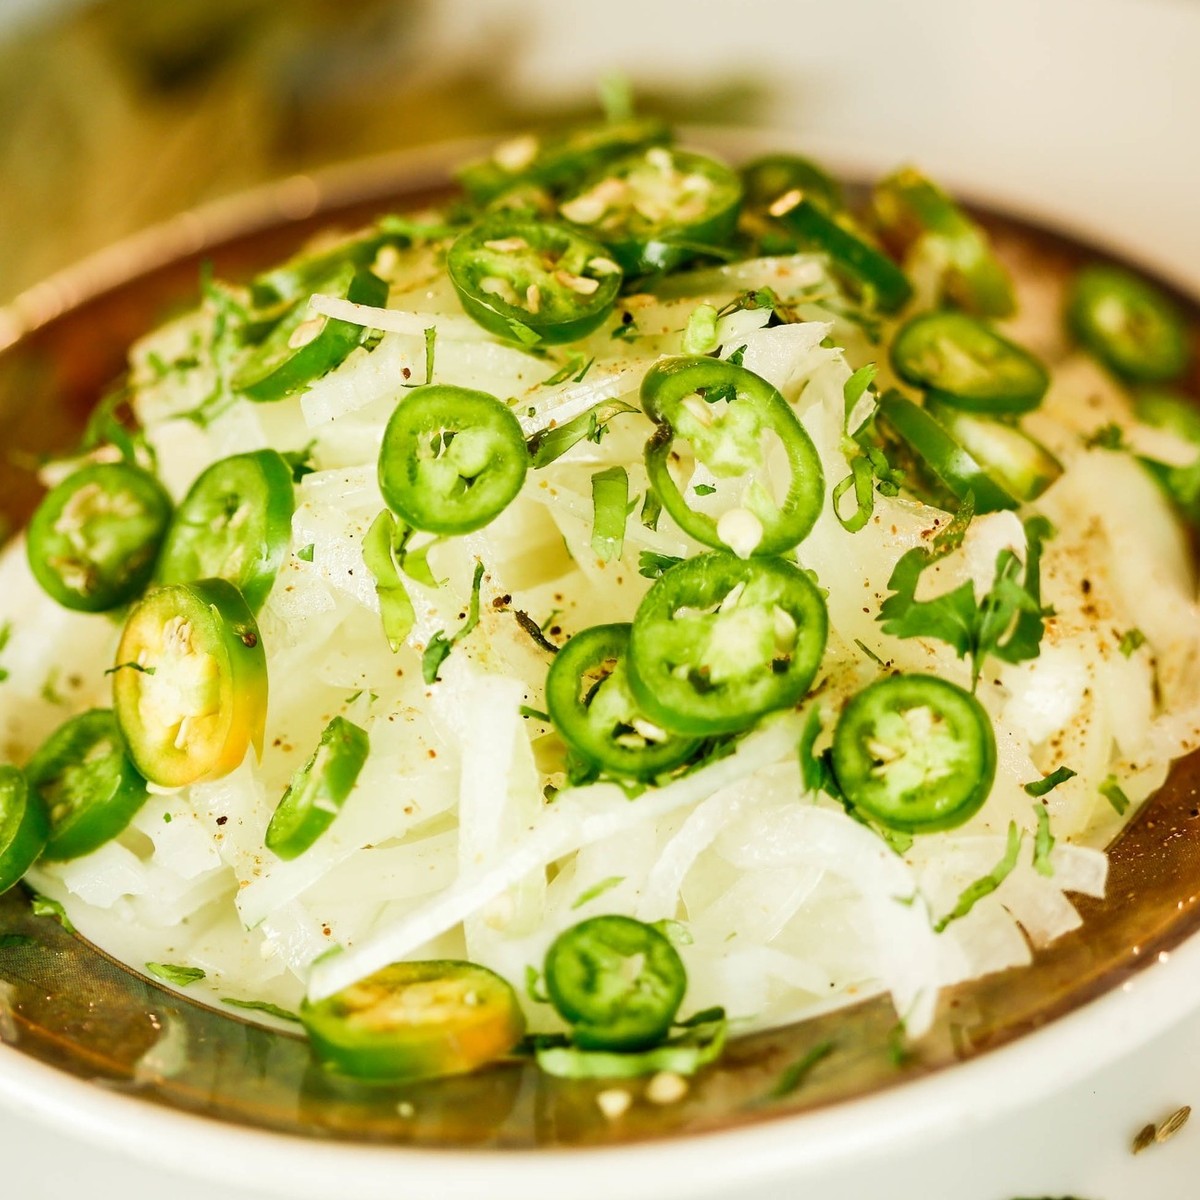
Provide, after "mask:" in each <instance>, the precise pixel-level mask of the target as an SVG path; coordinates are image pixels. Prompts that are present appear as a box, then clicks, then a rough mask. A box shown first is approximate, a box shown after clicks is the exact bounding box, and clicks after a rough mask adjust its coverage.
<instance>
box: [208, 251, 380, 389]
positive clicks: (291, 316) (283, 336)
mask: <svg viewBox="0 0 1200 1200" xmlns="http://www.w3.org/2000/svg"><path fill="white" fill-rule="evenodd" d="M321 290H322V291H327V292H329V293H330V294H332V295H337V296H344V297H345V298H346V299H347V300H349V301H350V302H351V303H353V304H367V305H370V306H372V307H375V308H379V307H382V306H383V305H385V304H386V303H387V296H388V286H387V284H386V283H384V281H383V280H382V279H380V278H379V277H378V276H377V275H372V274H371V272H370V271H364V270H355V269H354V265H353V264H352V263H347V264H345V266H344V267H342V269H341V270H339V271H338V273H337V274H336V275H335V276H334V277H333V278H331V279H329V280H328V281H327V283H326V284H325V285H324V286H323V287H322V288H321ZM369 333H370V329H368V328H367V327H366V326H363V325H355V324H353V323H352V322H350V321H341V320H338V319H337V318H336V317H322V316H310V315H309V312H308V306H307V305H306V304H305V303H304V302H303V301H301V302H299V303H297V304H296V305H295V306H294V307H293V308H292V309H291V311H290V312H288V313H287V315H286V316H284V317H283V318H282V319H281V320H280V321H279V323H278V324H277V325H275V326H274V328H272V330H271V332H270V333H268V334H267V336H266V337H265V338H264V339H263V340H262V341H261V342H260V343H259V344H258V345H257V346H254V347H253V348H252V349H251V350H250V351H249V353H248V354H247V356H246V358H245V360H244V361H243V362H242V364H241V366H240V367H239V368H238V370H237V373H236V374H235V375H234V377H233V379H232V380H231V386H232V387H233V389H234V391H236V392H240V393H241V394H242V395H243V396H246V397H247V398H248V399H250V400H258V401H264V402H265V401H273V400H283V399H286V398H287V397H288V396H292V395H295V394H296V393H297V392H299V391H300V390H301V389H303V388H304V387H306V386H307V385H308V384H310V383H312V381H313V380H314V379H319V378H320V377H321V376H322V375H325V374H327V373H328V372H329V371H332V370H333V368H334V367H336V366H338V365H339V364H340V363H342V362H343V361H345V359H346V358H347V357H348V356H349V354H350V351H351V350H353V349H355V347H357V346H360V345H361V344H362V343H363V342H364V341H365V340H366V338H367V335H368V334H369Z"/></svg>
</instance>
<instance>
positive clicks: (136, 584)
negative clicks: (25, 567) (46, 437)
mask: <svg viewBox="0 0 1200 1200" xmlns="http://www.w3.org/2000/svg"><path fill="white" fill-rule="evenodd" d="M170 520H171V499H170V497H169V496H168V495H167V493H166V491H165V490H164V489H163V486H162V484H160V483H159V482H158V480H157V479H155V478H154V476H153V475H151V474H150V473H149V472H148V471H143V470H142V469H141V467H136V466H134V465H132V464H131V463H98V464H92V465H90V466H86V467H83V468H82V469H81V470H79V471H76V472H75V473H74V474H73V475H69V476H67V478H66V479H64V480H63V481H62V483H60V484H58V485H57V486H56V487H54V488H52V489H51V490H50V492H49V493H48V494H47V495H46V497H45V498H44V499H43V500H42V502H41V504H40V505H39V506H38V508H37V511H36V512H35V513H34V514H33V518H32V520H31V521H30V522H29V530H28V533H27V535H26V543H25V548H26V552H27V557H28V559H29V568H30V570H31V571H32V572H33V577H34V578H35V579H36V580H37V581H38V583H39V584H41V586H42V589H43V591H45V592H46V594H47V595H48V596H50V598H51V599H52V600H55V601H57V602H58V603H59V604H61V605H62V606H63V607H64V608H71V609H75V610H77V611H79V612H107V611H108V610H109V609H113V608H117V607H118V606H119V605H121V604H124V603H126V602H127V601H129V600H132V599H133V598H134V597H135V596H137V595H139V594H140V593H141V592H142V591H144V590H145V588H146V585H147V584H148V583H149V582H150V579H151V576H152V575H153V574H154V563H155V560H156V559H157V558H158V552H159V547H160V546H161V544H162V540H163V536H164V535H165V534H166V531H167V525H168V523H169V522H170Z"/></svg>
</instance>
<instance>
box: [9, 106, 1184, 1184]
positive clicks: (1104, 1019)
mask: <svg viewBox="0 0 1200 1200" xmlns="http://www.w3.org/2000/svg"><path fill="white" fill-rule="evenodd" d="M681 129H682V132H683V134H684V140H694V141H695V142H697V143H701V144H707V145H709V146H713V147H716V148H718V149H720V148H722V147H732V146H733V145H734V144H735V143H736V144H737V145H738V146H739V147H740V148H741V149H742V150H743V152H744V151H745V150H746V149H747V148H748V149H749V151H750V152H754V151H755V150H758V149H762V150H765V149H768V148H771V149H789V148H791V149H796V150H798V151H802V152H805V153H809V154H813V155H814V156H818V157H820V158H821V160H822V161H823V162H826V163H828V164H830V165H831V167H832V168H833V170H834V171H835V172H837V173H839V174H842V175H844V176H848V177H854V176H856V175H857V176H863V177H866V176H870V175H873V174H877V173H878V172H879V171H880V170H883V169H887V168H888V167H890V166H892V165H894V163H895V154H894V150H892V149H891V148H888V147H883V146H880V145H872V144H870V143H868V142H862V141H859V142H854V143H849V142H847V143H838V144H837V145H834V144H832V143H830V142H829V141H828V140H824V139H820V138H812V137H806V136H805V135H804V134H802V133H801V132H800V131H797V130H778V129H771V128H766V127H753V128H741V127H738V126H735V125H718V126H698V125H691V126H688V125H685V126H682V127H681ZM496 140H497V139H496V138H494V137H469V138H461V139H455V140H453V141H441V142H437V143H431V144H428V145H422V146H418V147H414V148H410V149H406V150H401V151H396V152H390V153H385V154H381V155H375V156H371V157H369V158H365V159H358V160H352V161H349V162H345V163H339V164H336V165H333V166H330V167H326V168H322V169H320V170H315V171H312V172H309V173H301V174H293V175H289V176H287V177H285V178H283V179H281V180H278V181H275V182H272V183H268V184H263V185H259V186H257V187H254V188H250V189H246V190H243V191H240V192H237V193H235V194H233V195H230V196H228V197H224V198H221V199H219V200H215V201H212V202H210V203H207V204H203V205H200V206H197V207H196V208H193V209H189V210H186V211H184V212H182V213H180V214H178V215H176V216H174V217H171V218H169V219H167V220H166V221H163V222H160V223H157V224H155V225H152V226H150V227H148V228H147V229H144V230H142V231H140V232H138V233H135V234H133V235H131V236H129V237H126V238H124V239H122V240H120V241H118V242H116V243H114V244H112V245H110V246H108V247H106V248H104V249H102V250H100V251H98V252H96V253H94V254H92V255H89V256H87V257H86V258H84V259H82V260H80V261H79V262H77V263H75V264H73V265H71V266H69V267H67V268H65V269H63V270H62V271H59V272H57V273H55V274H54V275H52V276H50V277H49V278H48V279H46V280H44V281H42V282H41V283H38V284H35V285H34V286H32V287H30V288H28V289H26V290H25V291H23V292H21V293H20V294H19V295H17V296H16V297H15V298H14V299H13V300H12V301H10V302H9V303H8V304H7V305H5V306H0V353H4V352H6V351H7V350H9V349H10V348H12V347H13V346H15V345H17V344H18V343H19V342H21V341H22V340H24V339H26V338H27V337H29V336H30V335H31V334H33V333H34V332H36V331H37V330H38V329H40V328H41V327H42V326H44V325H46V324H48V323H49V322H51V321H53V320H54V319H55V318H57V317H58V316H60V315H62V314H63V313H65V312H67V311H69V310H70V309H72V308H75V307H77V306H79V305H81V304H84V303H86V302H87V301H88V300H90V299H93V298H95V297H96V296H97V295H99V294H101V293H103V292H106V291H108V290H110V289H112V288H115V287H118V286H120V285H122V284H125V283H128V282H130V281H131V280H133V279H135V278H136V277H137V276H139V275H140V274H142V273H144V272H148V271H151V270H153V269H154V268H156V267H160V266H163V265H165V264H167V263H169V262H171V261H172V260H174V259H176V258H178V257H181V256H183V255H186V254H195V253H198V252H201V251H203V250H205V249H207V248H208V247H210V246H215V245H217V244H220V243H222V242H225V241H228V240H231V239H233V238H236V237H243V236H246V235H250V234H253V233H255V232H257V231H259V230H262V229H265V228H267V227H278V226H279V225H281V224H285V223H287V222H292V221H296V222H298V221H301V220H304V219H306V218H308V217H311V216H313V215H314V214H315V213H317V212H318V211H319V210H321V209H323V208H327V209H335V208H338V207H343V206H346V207H348V206H350V205H352V204H354V203H357V202H361V201H365V200H369V199H370V198H371V197H372V196H373V195H377V194H379V192H380V189H381V188H383V187H384V186H386V185H387V184H388V183H389V182H390V183H392V184H395V182H396V180H397V179H398V178H401V177H402V178H403V179H404V181H405V182H406V183H408V184H411V185H412V186H413V188H414V189H417V188H419V187H422V186H426V185H428V186H430V187H433V186H437V185H439V184H445V183H446V181H447V178H448V170H449V167H450V166H451V165H452V164H453V163H455V162H459V161H462V159H463V158H465V157H469V156H471V155H472V154H478V153H479V152H480V151H481V150H482V149H483V148H484V147H488V146H492V145H494V144H495V142H496ZM939 177H940V178H942V179H944V180H945V182H946V183H947V185H948V186H950V187H951V189H952V190H953V191H954V193H955V194H956V195H958V196H962V197H963V198H965V199H967V200H980V201H983V202H986V203H987V204H988V206H989V207H991V208H992V209H993V211H996V212H999V213H1002V214H1003V215H1005V216H1012V217H1014V218H1016V219H1018V220H1025V221H1028V222H1029V223H1031V224H1034V225H1037V226H1038V227H1039V228H1041V229H1043V230H1045V231H1046V232H1048V233H1050V234H1052V235H1054V234H1060V235H1065V236H1066V237H1068V238H1070V239H1071V240H1078V241H1084V242H1087V241H1091V242H1094V243H1099V244H1102V245H1104V247H1105V249H1106V250H1107V251H1109V252H1111V253H1112V254H1114V255H1115V256H1118V257H1121V258H1123V259H1125V260H1126V261H1128V262H1131V263H1134V264H1141V265H1143V266H1145V268H1146V269H1147V270H1150V271H1153V272H1154V273H1155V274H1156V275H1157V276H1158V277H1159V278H1161V279H1163V280H1164V281H1166V282H1168V283H1170V284H1172V285H1173V286H1175V287H1176V288H1178V289H1179V290H1180V291H1182V292H1184V293H1185V294H1189V295H1191V296H1197V295H1200V264H1194V265H1192V264H1180V263H1179V262H1174V261H1171V260H1169V259H1167V258H1166V257H1165V256H1156V255H1147V254H1146V253H1144V252H1142V251H1140V250H1135V249H1133V248H1132V246H1131V244H1130V243H1129V242H1128V241H1126V240H1125V239H1123V238H1122V237H1121V236H1120V232H1119V231H1114V229H1113V228H1112V227H1108V226H1105V225H1104V224H1103V223H1102V222H1097V221H1095V220H1089V219H1087V218H1086V217H1084V218H1078V219H1077V218H1076V217H1075V216H1074V215H1070V216H1067V215H1064V214H1063V213H1062V212H1061V210H1060V211H1058V212H1057V213H1056V215H1051V216H1047V213H1046V212H1045V211H1042V210H1039V208H1038V206H1037V205H1035V204H1029V203H1027V202H1025V201H1024V200H1023V199H1022V197H1021V196H1019V195H1018V194H1017V193H1015V192H1009V193H1007V194H1006V192H1005V191H1003V190H998V189H987V190H986V191H983V190H981V189H979V188H978V187H972V185H971V183H970V181H969V180H962V179H960V178H957V177H956V176H955V174H954V172H953V171H939ZM1133 952H1134V953H1135V954H1136V953H1137V949H1136V948H1134V951H1133ZM1198 979H1200V933H1196V934H1193V935H1192V936H1191V937H1189V938H1186V939H1185V940H1184V941H1182V942H1181V943H1180V944H1179V945H1177V946H1176V947H1174V948H1173V949H1172V950H1171V951H1169V952H1165V951H1164V952H1162V953H1161V954H1159V955H1158V956H1157V960H1156V961H1153V962H1150V963H1147V964H1145V965H1144V966H1143V967H1142V968H1141V969H1140V970H1138V971H1137V973H1136V974H1134V975H1132V976H1131V977H1130V978H1128V979H1126V980H1125V981H1124V982H1123V983H1122V984H1120V985H1119V986H1117V987H1114V988H1113V989H1112V990H1110V991H1109V992H1107V993H1105V994H1103V995H1100V996H1098V997H1096V998H1095V999H1093V1000H1091V1001H1089V1002H1087V1003H1085V1004H1083V1005H1081V1006H1080V1007H1078V1008H1076V1009H1074V1010H1072V1011H1070V1012H1068V1013H1066V1014H1064V1015H1061V1016H1057V1017H1055V1018H1053V1019H1052V1020H1050V1021H1049V1022H1048V1023H1047V1024H1046V1025H1044V1026H1042V1027H1041V1028H1039V1029H1036V1030H1034V1031H1032V1032H1029V1033H1025V1034H1023V1035H1022V1036H1020V1037H1018V1038H1017V1039H1015V1040H1013V1041H1011V1042H1007V1043H1005V1044H1003V1045H1001V1046H998V1047H995V1048H992V1049H988V1050H986V1051H984V1052H982V1053H980V1054H979V1055H978V1056H976V1057H974V1058H972V1059H971V1060H969V1061H966V1062H961V1063H957V1064H955V1065H954V1066H953V1067H952V1068H949V1069H943V1070H939V1071H936V1072H934V1073H933V1074H931V1075H928V1076H924V1077H921V1078H917V1079H912V1080H907V1081H901V1082H899V1083H897V1084H896V1085H895V1086H892V1087H889V1088H886V1089H885V1090H883V1091H881V1092H876V1093H873V1094H870V1095H867V1096H865V1097H859V1098H855V1099H850V1100H846V1101H842V1102H838V1103H833V1104H830V1105H828V1106H825V1107H821V1108H819V1109H815V1110H811V1111H806V1112H803V1113H798V1114H780V1115H779V1116H777V1117H774V1118H773V1119H771V1120H768V1121H762V1122H756V1123H753V1124H749V1125H745V1126H739V1127H737V1128H733V1129H728V1130H711V1131H704V1132H698V1133H692V1134H688V1135H681V1136H675V1137H670V1138H663V1139H652V1140H647V1141H634V1142H630V1143H626V1144H622V1145H618V1146H608V1147H573V1148H548V1149H474V1148H465V1149H459V1150H453V1151H447V1150H437V1149H422V1148H416V1147H410V1146H404V1145H371V1144H362V1143H355V1142H347V1141H336V1140H330V1141H318V1140H313V1139H307V1138H301V1137H297V1136H294V1135H290V1134H287V1133H280V1132H273V1131H270V1130H265V1129H255V1128H250V1127H246V1126H239V1125H235V1124H231V1123H227V1122H223V1121H220V1120H218V1119H215V1118H210V1117H205V1116H202V1115H197V1114H192V1113H188V1112H185V1111H182V1110H175V1109H171V1108H168V1107H165V1106H160V1105H158V1104H152V1103H146V1102H145V1101H143V1100H140V1099H138V1098H137V1097H136V1095H131V1094H124V1093H122V1092H118V1091H115V1090H113V1089H112V1088H108V1087H105V1086H104V1085H103V1083H99V1082H98V1083H91V1082H88V1081H85V1080H82V1079H79V1078H76V1077H74V1076H71V1075H69V1074H67V1073H65V1072H62V1071H59V1070H56V1069H55V1068H53V1067H51V1066H48V1065H46V1064H44V1063H41V1062H38V1061H36V1060H34V1059H31V1058H29V1057H28V1056H26V1055H24V1054H23V1053H22V1052H21V1051H20V1049H19V1046H14V1045H8V1044H5V1042H4V1026H3V1024H2V1023H0V1108H5V1107H7V1108H10V1109H12V1110H13V1111H14V1112H17V1113H19V1114H21V1115H23V1116H26V1117H30V1118H33V1119H35V1120H38V1121H40V1122H43V1123H45V1124H48V1125H51V1126H58V1127H61V1128H65V1129H67V1130H68V1131H70V1132H71V1133H72V1134H74V1135H75V1136H77V1137H79V1138H80V1139H82V1140H84V1141H86V1142H90V1143H92V1144H94V1145H96V1146H99V1147H102V1148H105V1149H108V1150H117V1151H119V1152H121V1153H123V1154H124V1155H126V1156H127V1157H129V1158H131V1159H134V1160H138V1161H141V1162H143V1163H146V1164H150V1165H153V1166H156V1167H161V1168H165V1169H170V1170H172V1171H174V1172H177V1173H181V1174H185V1175H191V1176H194V1177H201V1178H206V1179H208V1180H210V1181H213V1182H219V1183H223V1184H227V1185H231V1186H237V1185H240V1186H243V1187H245V1186H247V1185H249V1186H251V1187H253V1188H255V1189H258V1190H260V1191H262V1192H264V1193H267V1194H277V1195H287V1196H289V1197H293V1198H295V1197H308V1196H311V1197H313V1198H314V1200H316V1198H318V1197H320V1198H324V1197H327V1196H329V1195H331V1194H337V1191H338V1190H339V1189H340V1188H342V1187H344V1186H345V1181H346V1173H347V1171H348V1170H352V1171H353V1178H354V1185H355V1190H356V1192H357V1193H358V1194H359V1195H361V1196H362V1197H363V1200H374V1198H375V1197H378V1198H379V1200H383V1198H384V1197H387V1198H388V1200H391V1198H392V1197H393V1196H394V1194H395V1189H396V1182H397V1174H398V1172H399V1171H401V1170H402V1171H403V1172H404V1181H405V1183H406V1184H407V1185H408V1186H409V1187H410V1189H411V1190H412V1191H413V1192H414V1193H416V1194H421V1193H423V1192H429V1193H430V1194H434V1195H437V1196H438V1197H439V1200H441V1198H443V1197H445V1198H446V1200H450V1198H452V1197H458V1196H462V1197H464V1198H465V1197H476V1196H478V1195H479V1194H480V1191H481V1189H482V1188H484V1187H486V1188H488V1189H489V1190H490V1191H494V1192H498V1193H499V1194H501V1195H509V1194H513V1195H515V1194H517V1192H518V1190H520V1191H521V1193H522V1194H525V1193H527V1191H528V1189H529V1188H530V1187H531V1186H532V1187H537V1186H539V1185H540V1186H544V1187H549V1186H558V1187H562V1186H564V1185H565V1186H567V1187H569V1188H570V1194H571V1195H572V1197H573V1200H591V1198H592V1197H595V1198H596V1200H601V1198H603V1200H610V1197H611V1196H612V1195H613V1193H614V1191H615V1190H618V1189H619V1192H620V1194H622V1195H624V1196H629V1197H634V1196H641V1195H645V1196H647V1197H650V1196H654V1197H656V1198H659V1200H661V1198H663V1197H666V1196H670V1195H680V1194H682V1192H681V1189H682V1188H684V1187H686V1189H687V1194H688V1195H690V1196H696V1195H700V1194H702V1193H703V1194H707V1193H709V1192H716V1191H720V1190H722V1189H728V1188H731V1187H732V1188H737V1189H740V1188H748V1187H750V1186H752V1185H753V1184H756V1183H758V1184H763V1183H768V1182H770V1181H771V1180H779V1179H781V1178H782V1176H783V1175H784V1174H785V1173H786V1174H787V1176H788V1179H789V1182H792V1183H796V1184H798V1183H800V1182H801V1181H803V1180H805V1179H809V1178H816V1177H818V1176H820V1175H821V1174H822V1173H824V1172H827V1171H830V1170H833V1169H836V1168H837V1167H839V1166H846V1165H849V1164H851V1163H854V1162H861V1161H864V1160H868V1159H878V1158H880V1157H882V1156H885V1155H887V1154H888V1153H891V1152H896V1151H899V1150H908V1151H911V1150H912V1149H914V1147H916V1146H918V1145H920V1146H927V1147H935V1146H936V1145H937V1144H938V1143H940V1142H943V1141H946V1140H948V1139H950V1138H952V1137H954V1136H955V1135H956V1134H959V1133H962V1132H963V1131H965V1130H966V1129H967V1128H969V1127H974V1126H978V1125H981V1124H983V1123H986V1122H989V1121H993V1120H997V1119H999V1118H1001V1117H1003V1116H1005V1115H1007V1114H1009V1113H1011V1112H1013V1111H1014V1110H1016V1109H1018V1108H1020V1107H1023V1106H1025V1105H1028V1104H1032V1103H1034V1102H1036V1101H1038V1100H1042V1099H1045V1098H1048V1097H1050V1096H1052V1095H1054V1094H1055V1093H1057V1092H1060V1091H1062V1090H1064V1089H1066V1088H1068V1087H1070V1086H1071V1085H1072V1084H1075V1083H1078V1082H1079V1081H1080V1080H1082V1079H1083V1078H1084V1077H1086V1076H1087V1075H1089V1074H1092V1073H1094V1072H1096V1071H1098V1070H1100V1069H1101V1068H1102V1067H1105V1066H1107V1065H1110V1064H1112V1063H1116V1062H1118V1061H1119V1060H1121V1059H1122V1058H1125V1057H1128V1056H1130V1055H1132V1054H1133V1053H1135V1052H1136V1051H1137V1050H1138V1048H1139V1047H1141V1046H1143V1045H1145V1044H1146V1043H1148V1042H1150V1041H1151V1040H1153V1039H1154V1038H1155V1037H1156V1036H1159V1035H1160V1034H1163V1033H1165V1032H1166V1031H1167V1030H1169V1029H1170V1028H1171V1027H1172V1026H1173V1025H1176V1024H1178V1023H1179V1022H1180V1021H1182V1020H1184V1019H1185V1018H1186V1017H1188V1016H1189V1015H1191V1014H1193V1013H1195V1012H1196V1011H1197V1010H1200V995H1196V994H1194V993H1195V985H1196V981H1197V980H1198ZM2 1002H3V996H2V995H0V1018H2V1017H3V1015H4V1013H3V1008H2ZM800 1133H803V1136H802V1137H801V1136H797V1135H798V1134H800Z"/></svg>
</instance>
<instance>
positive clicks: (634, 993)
mask: <svg viewBox="0 0 1200 1200" xmlns="http://www.w3.org/2000/svg"><path fill="white" fill-rule="evenodd" d="M543 974H544V975H545V978H546V991H547V992H548V993H549V996H550V1000H551V1003H553V1005H554V1007H555V1009H557V1011H558V1013H559V1015H560V1016H561V1017H562V1018H563V1019H564V1020H566V1021H569V1022H570V1024H571V1038H572V1040H573V1041H574V1042H575V1044H576V1045H578V1046H582V1047H583V1048H584V1049H585V1050H642V1049H645V1048H646V1047H647V1046H652V1045H653V1044H654V1043H655V1042H657V1041H660V1040H661V1039H662V1038H663V1037H665V1036H666V1034H667V1032H668V1031H669V1030H670V1028H671V1023H672V1022H673V1021H674V1019H675V1014H676V1013H677V1012H678V1011H679V1006H680V1004H682V1003H683V993H684V992H685V991H686V990H687V972H686V971H685V970H684V966H683V961H682V960H681V959H680V957H679V952H678V951H677V950H676V949H675V947H674V946H672V945H671V943H670V941H669V940H668V939H667V938H666V937H664V936H663V935H662V934H661V933H660V932H659V931H658V930H657V929H655V928H654V927H653V926H652V925H645V924H643V923H642V922H641V921H635V920H634V919H633V918H632V917H620V916H604V917H592V918H590V919H589V920H587V921H581V922H580V923H579V924H578V925H575V926H572V927H571V928H570V929H568V930H565V931H564V932H563V933H560V934H559V935H558V937H557V938H555V939H554V942H553V943H552V944H551V946H550V949H549V951H548V952H547V954H546V965H545V970H544V972H543Z"/></svg>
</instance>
